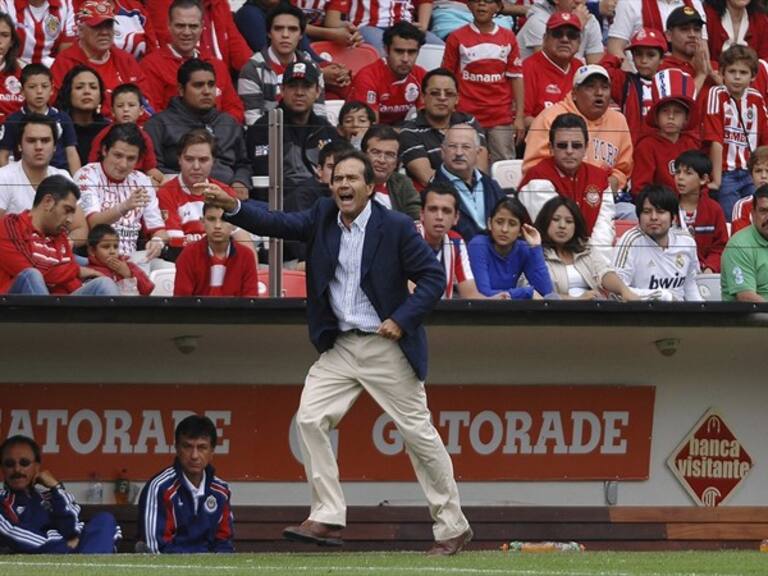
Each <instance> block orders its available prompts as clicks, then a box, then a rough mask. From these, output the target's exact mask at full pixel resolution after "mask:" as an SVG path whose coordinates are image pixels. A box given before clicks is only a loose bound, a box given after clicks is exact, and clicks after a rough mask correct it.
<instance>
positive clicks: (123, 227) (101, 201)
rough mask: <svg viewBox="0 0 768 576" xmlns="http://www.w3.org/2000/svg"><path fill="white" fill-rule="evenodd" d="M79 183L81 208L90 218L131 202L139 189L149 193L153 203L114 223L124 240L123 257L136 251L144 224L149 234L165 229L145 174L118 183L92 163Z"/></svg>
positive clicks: (78, 174) (79, 173)
mask: <svg viewBox="0 0 768 576" xmlns="http://www.w3.org/2000/svg"><path fill="white" fill-rule="evenodd" d="M75 183H76V184H77V185H78V186H79V187H80V206H81V207H82V209H83V212H84V213H85V217H86V218H89V217H90V216H92V215H93V214H96V213H98V212H103V211H105V210H109V209H110V208H113V207H115V206H117V205H118V204H120V203H121V202H123V201H124V200H127V199H128V197H129V196H130V195H131V194H133V191H134V190H135V189H136V188H144V189H145V190H146V191H147V193H148V194H149V204H147V205H146V206H145V207H144V208H135V209H133V210H130V211H129V212H127V213H126V214H125V215H123V216H122V217H121V218H120V219H119V220H118V221H117V222H115V223H114V224H112V227H113V228H114V229H115V231H116V232H117V236H118V238H119V240H120V242H119V244H118V253H119V254H120V255H121V256H130V255H131V254H133V253H134V252H135V251H136V244H137V242H138V240H139V232H141V229H142V224H143V225H144V229H145V230H146V232H147V234H148V235H151V234H152V233H153V232H155V231H157V230H162V229H164V228H165V223H164V222H163V217H162V216H161V215H160V208H159V207H158V203H157V194H155V188H154V186H153V185H152V181H151V180H150V179H149V176H147V175H146V174H144V173H143V172H139V171H137V170H134V171H133V172H131V173H130V174H129V175H128V176H127V177H126V178H125V179H124V180H122V181H121V182H117V181H115V180H112V179H111V178H110V177H109V176H107V175H106V174H105V173H104V169H103V168H102V167H101V162H92V163H91V164H86V165H85V166H83V167H82V168H80V170H78V171H77V172H76V173H75Z"/></svg>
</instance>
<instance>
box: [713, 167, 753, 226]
mask: <svg viewBox="0 0 768 576" xmlns="http://www.w3.org/2000/svg"><path fill="white" fill-rule="evenodd" d="M754 193H755V183H754V182H753V181H752V176H751V175H750V173H749V171H747V170H743V169H742V170H730V171H728V172H723V178H722V181H721V182H720V192H719V194H718V196H717V201H718V202H720V207H721V208H722V209H723V212H724V213H725V221H726V222H730V221H731V212H733V205H734V204H736V202H738V201H739V200H741V199H742V198H744V197H746V196H749V195H750V194H754Z"/></svg>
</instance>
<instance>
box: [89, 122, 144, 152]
mask: <svg viewBox="0 0 768 576" xmlns="http://www.w3.org/2000/svg"><path fill="white" fill-rule="evenodd" d="M118 142H125V143H126V144H130V145H131V146H136V147H138V149H139V157H141V156H143V155H144V153H145V152H146V151H147V143H146V142H144V137H143V136H142V135H141V130H139V127H138V126H136V124H134V123H133V122H128V123H127V124H112V126H110V128H109V130H108V131H107V134H106V136H104V140H102V141H101V150H110V149H111V148H112V146H114V145H115V144H117V143H118ZM101 150H100V151H99V153H101Z"/></svg>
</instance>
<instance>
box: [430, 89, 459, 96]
mask: <svg viewBox="0 0 768 576" xmlns="http://www.w3.org/2000/svg"><path fill="white" fill-rule="evenodd" d="M427 96H431V97H432V98H440V97H441V96H442V97H443V98H456V96H458V94H457V93H456V92H454V91H453V90H439V89H437V88H435V89H434V90H428V91H427Z"/></svg>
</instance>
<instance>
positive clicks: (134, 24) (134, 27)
mask: <svg viewBox="0 0 768 576" xmlns="http://www.w3.org/2000/svg"><path fill="white" fill-rule="evenodd" d="M74 2H75V10H79V9H80V6H82V4H83V0H74ZM109 2H110V4H112V10H113V11H114V13H115V46H116V47H118V48H120V49H121V50H125V51H126V52H128V53H129V54H131V55H132V56H133V57H134V58H136V59H137V60H141V58H142V57H143V56H145V55H146V54H148V53H149V52H151V51H152V50H157V48H158V47H159V44H158V42H157V36H156V35H155V29H154V27H153V23H152V19H151V18H149V14H148V13H147V8H146V7H145V6H144V1H143V0H109Z"/></svg>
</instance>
